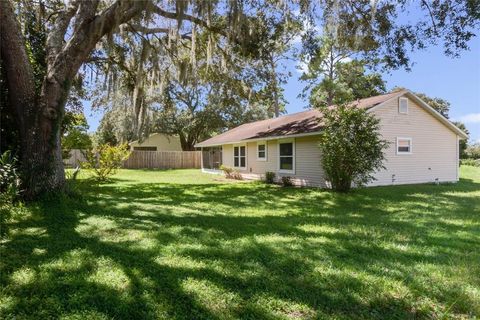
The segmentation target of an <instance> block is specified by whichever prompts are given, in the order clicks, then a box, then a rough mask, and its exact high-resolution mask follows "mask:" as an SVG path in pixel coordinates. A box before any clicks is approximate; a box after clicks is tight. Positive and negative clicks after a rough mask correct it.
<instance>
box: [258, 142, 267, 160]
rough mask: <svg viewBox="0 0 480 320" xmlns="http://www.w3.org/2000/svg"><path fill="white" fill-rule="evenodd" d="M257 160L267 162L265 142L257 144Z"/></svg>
mask: <svg viewBox="0 0 480 320" xmlns="http://www.w3.org/2000/svg"><path fill="white" fill-rule="evenodd" d="M257 160H261V161H266V160H267V144H266V143H265V142H259V143H257Z"/></svg>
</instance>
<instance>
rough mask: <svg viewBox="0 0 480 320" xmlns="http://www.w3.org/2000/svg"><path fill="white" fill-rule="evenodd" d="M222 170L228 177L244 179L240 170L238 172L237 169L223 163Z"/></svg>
mask: <svg viewBox="0 0 480 320" xmlns="http://www.w3.org/2000/svg"><path fill="white" fill-rule="evenodd" d="M220 170H222V171H223V173H224V174H225V177H226V178H227V179H235V180H243V176H242V174H241V173H240V172H238V171H237V170H235V169H233V168H231V167H228V166H224V165H223V164H222V165H221V166H220Z"/></svg>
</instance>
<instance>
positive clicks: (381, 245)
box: [0, 167, 480, 319]
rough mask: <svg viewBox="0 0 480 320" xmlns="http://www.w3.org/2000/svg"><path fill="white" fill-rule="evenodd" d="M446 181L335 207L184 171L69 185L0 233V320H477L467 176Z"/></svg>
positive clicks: (476, 236) (478, 195) (478, 273)
mask: <svg viewBox="0 0 480 320" xmlns="http://www.w3.org/2000/svg"><path fill="white" fill-rule="evenodd" d="M461 173H462V177H463V178H462V180H461V182H460V183H458V184H447V185H440V186H435V185H416V186H396V187H379V188H368V189H362V190H357V191H355V192H353V193H352V194H347V195H344V194H334V193H331V192H326V191H322V190H317V189H298V188H281V187H277V186H268V185H263V184H261V183H247V182H232V181H225V180H223V179H222V178H221V177H219V176H213V175H208V174H202V173H200V172H198V170H178V171H142V170H135V171H134V170H130V171H127V170H124V171H121V172H120V173H119V174H118V175H117V176H115V179H114V181H113V182H112V183H110V184H103V185H95V184H93V183H92V182H91V181H90V180H88V179H84V180H82V181H81V183H80V184H79V188H80V189H81V191H82V192H81V193H82V196H81V197H70V198H67V197H51V198H50V199H48V200H44V201H42V202H39V203H36V204H32V205H29V206H28V207H27V208H25V211H26V212H27V214H25V215H24V216H22V217H21V218H18V219H17V220H16V221H14V222H12V224H11V228H12V233H11V237H10V240H9V241H6V242H3V243H2V249H1V250H2V251H1V257H0V258H1V265H0V272H1V274H0V286H1V287H0V318H2V319H13V318H15V319H22V318H36V319H48V318H62V319H163V318H169V319H170V318H173V319H233V318H242V319H312V318H335V319H347V318H359V319H375V318H377V319H395V318H401V319H403V318H427V319H430V318H474V317H479V316H480V169H478V168H473V167H463V168H462V170H461ZM83 174H85V173H83Z"/></svg>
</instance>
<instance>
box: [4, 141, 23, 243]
mask: <svg viewBox="0 0 480 320" xmlns="http://www.w3.org/2000/svg"><path fill="white" fill-rule="evenodd" d="M16 165H17V160H16V159H15V157H13V156H12V154H11V152H10V151H9V150H7V151H5V152H4V153H3V154H2V155H1V156H0V236H1V237H3V236H4V235H5V234H6V233H7V226H6V222H7V221H8V219H10V217H11V215H12V212H13V211H14V209H15V201H16V200H17V199H18V197H19V195H20V178H19V175H18V173H17V168H16Z"/></svg>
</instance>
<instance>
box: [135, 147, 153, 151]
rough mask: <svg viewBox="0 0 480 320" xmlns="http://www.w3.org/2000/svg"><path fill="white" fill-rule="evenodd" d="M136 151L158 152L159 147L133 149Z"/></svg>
mask: <svg viewBox="0 0 480 320" xmlns="http://www.w3.org/2000/svg"><path fill="white" fill-rule="evenodd" d="M133 150H134V151H157V147H133Z"/></svg>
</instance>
